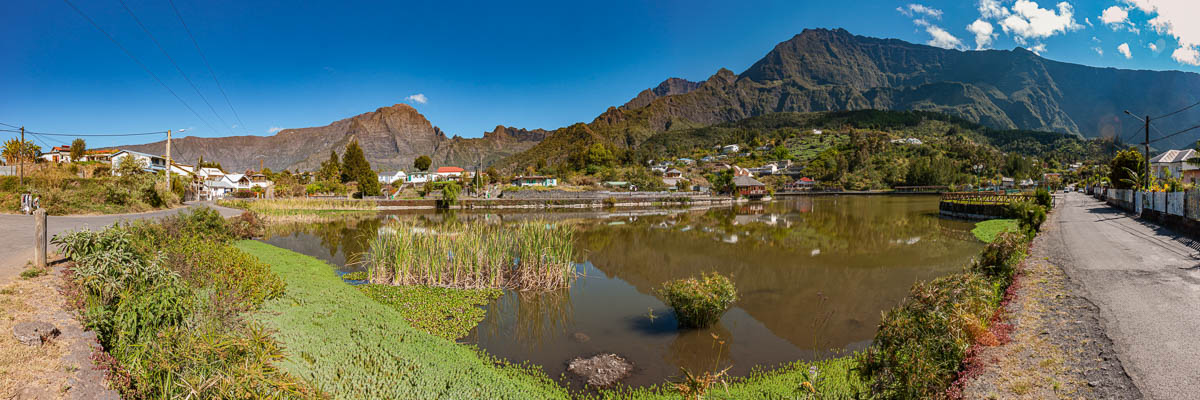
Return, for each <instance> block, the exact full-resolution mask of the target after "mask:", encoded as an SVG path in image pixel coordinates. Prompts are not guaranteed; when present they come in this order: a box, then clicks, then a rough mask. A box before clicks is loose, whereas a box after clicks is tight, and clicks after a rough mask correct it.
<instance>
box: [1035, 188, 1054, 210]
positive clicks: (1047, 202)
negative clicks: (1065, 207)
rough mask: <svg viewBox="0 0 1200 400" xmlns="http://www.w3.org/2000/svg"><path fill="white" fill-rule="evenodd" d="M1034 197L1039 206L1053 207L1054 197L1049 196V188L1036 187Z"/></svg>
mask: <svg viewBox="0 0 1200 400" xmlns="http://www.w3.org/2000/svg"><path fill="white" fill-rule="evenodd" d="M1034 197H1036V199H1037V204H1038V205H1039V206H1042V207H1045V208H1046V209H1047V210H1049V209H1050V208H1052V207H1054V198H1052V197H1050V191H1049V190H1046V189H1045V188H1041V189H1038V190H1037V193H1036V194H1035V195H1034Z"/></svg>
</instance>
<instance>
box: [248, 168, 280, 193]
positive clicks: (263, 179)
mask: <svg viewBox="0 0 1200 400" xmlns="http://www.w3.org/2000/svg"><path fill="white" fill-rule="evenodd" d="M247 178H249V179H250V188H251V189H253V188H256V187H259V188H264V189H266V188H269V187H271V186H272V185H274V184H275V183H274V182H271V180H270V179H268V178H267V176H266V175H264V174H263V173H261V172H259V173H254V174H250V175H248V176H247Z"/></svg>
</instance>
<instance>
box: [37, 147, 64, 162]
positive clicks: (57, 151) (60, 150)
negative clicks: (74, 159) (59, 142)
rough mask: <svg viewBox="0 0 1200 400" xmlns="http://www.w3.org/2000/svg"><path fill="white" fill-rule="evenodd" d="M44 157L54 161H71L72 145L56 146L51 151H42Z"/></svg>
mask: <svg viewBox="0 0 1200 400" xmlns="http://www.w3.org/2000/svg"><path fill="white" fill-rule="evenodd" d="M42 159H43V160H46V161H48V162H52V163H69V162H71V146H69V145H68V146H54V147H53V148H51V149H50V151H49V152H46V153H42Z"/></svg>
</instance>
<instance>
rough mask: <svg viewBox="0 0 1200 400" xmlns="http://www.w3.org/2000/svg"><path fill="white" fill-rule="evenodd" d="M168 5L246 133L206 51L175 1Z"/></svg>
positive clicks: (243, 124) (240, 118) (169, 0)
mask: <svg viewBox="0 0 1200 400" xmlns="http://www.w3.org/2000/svg"><path fill="white" fill-rule="evenodd" d="M168 3H171V9H172V10H174V11H175V17H176V18H179V24H180V25H183V31H184V32H187V35H188V38H190V39H192V45H194V46H196V52H197V53H200V60H202V61H204V66H205V67H206V68H208V75H209V76H211V77H212V79H213V83H216V84H217V89H218V90H220V91H221V96H222V97H224V98H225V104H228V105H229V111H233V117H234V118H235V119H237V122H238V126H240V127H242V130H243V131H244V130H245V129H246V124H245V123H244V122H242V117H241V116H240V115H238V112H237V109H236V108H234V107H233V102H231V101H229V95H228V94H226V93H225V87H224V86H221V81H219V80H217V73H216V72H214V71H213V68H212V64H209V63H208V57H206V56H205V55H204V51H201V50H200V42H198V41H196V37H195V36H193V35H192V30H191V29H190V28H188V25H187V22H183V15H182V14H180V13H179V9H178V8H176V7H175V0H168Z"/></svg>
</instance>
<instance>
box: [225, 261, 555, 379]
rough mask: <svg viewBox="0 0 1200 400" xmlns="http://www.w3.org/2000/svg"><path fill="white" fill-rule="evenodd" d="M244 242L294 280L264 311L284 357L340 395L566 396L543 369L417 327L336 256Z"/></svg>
mask: <svg viewBox="0 0 1200 400" xmlns="http://www.w3.org/2000/svg"><path fill="white" fill-rule="evenodd" d="M237 246H238V248H240V249H242V250H243V251H245V252H247V253H250V254H252V255H254V256H255V257H258V258H259V259H261V260H263V261H264V262H266V263H267V264H269V265H270V267H271V270H272V271H273V272H275V273H276V274H278V275H279V276H280V277H281V278H282V279H283V280H284V282H286V283H287V285H288V286H287V292H286V293H285V294H284V296H283V297H281V298H280V299H277V300H275V301H271V302H268V303H267V304H266V305H265V307H264V312H262V313H260V314H259V315H258V317H257V318H258V320H260V321H263V322H264V323H265V324H267V325H268V326H270V327H271V328H273V329H275V330H276V331H278V333H277V334H276V337H278V339H279V340H280V342H282V344H283V345H284V346H285V347H286V348H287V349H288V353H289V354H288V356H287V357H286V358H285V359H284V360H283V361H282V362H281V363H280V365H281V367H282V368H283V369H285V370H287V371H288V372H290V373H292V374H294V375H296V376H299V377H302V378H304V379H306V380H308V381H309V382H311V383H312V384H313V385H315V386H317V387H318V388H320V389H321V390H323V391H324V392H326V393H328V394H330V395H332V396H333V397H335V398H364V399H365V398H452V399H474V398H495V399H539V398H566V397H567V394H566V391H565V389H563V388H561V387H559V386H557V385H556V384H555V383H554V382H553V381H551V380H550V379H549V378H547V377H546V376H545V375H544V374H542V373H540V372H539V371H535V370H530V369H528V368H523V367H519V366H513V365H507V364H504V363H500V362H497V361H496V360H492V359H490V358H489V357H487V356H485V355H482V354H480V353H479V352H478V351H476V350H475V349H474V348H472V347H468V346H463V345H458V344H455V343H454V342H451V341H449V340H446V339H444V338H441V337H437V336H435V335H432V334H429V333H426V332H424V331H421V330H420V329H417V328H414V327H413V326H412V325H410V324H409V323H408V322H406V320H405V317H404V315H403V314H401V313H400V312H399V311H397V310H396V309H395V308H393V307H390V306H387V305H384V304H382V303H379V302H376V301H375V300H372V299H371V297H368V296H367V295H366V294H364V293H362V292H361V291H360V290H358V289H356V288H354V287H352V286H350V285H347V284H345V283H344V282H343V281H342V280H341V279H340V278H338V277H337V275H336V274H335V273H334V272H333V269H332V268H330V266H329V265H328V264H326V263H325V262H323V261H320V260H317V259H315V258H312V257H308V256H304V255H301V254H298V253H295V252H292V251H288V250H284V249H280V248H277V247H274V246H271V245H268V244H265V243H260V242H250V241H242V242H239V243H237Z"/></svg>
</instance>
